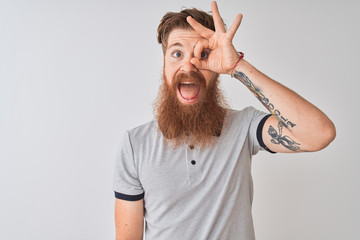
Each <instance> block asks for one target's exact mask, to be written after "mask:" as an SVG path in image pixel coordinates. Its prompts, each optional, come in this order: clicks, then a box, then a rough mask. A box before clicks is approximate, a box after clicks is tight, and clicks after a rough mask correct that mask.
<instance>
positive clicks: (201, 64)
mask: <svg viewBox="0 0 360 240" xmlns="http://www.w3.org/2000/svg"><path fill="white" fill-rule="evenodd" d="M190 62H191V64H193V65H194V66H195V67H196V68H197V69H205V70H209V66H208V62H207V61H205V60H199V59H197V58H192V59H191V60H190Z"/></svg>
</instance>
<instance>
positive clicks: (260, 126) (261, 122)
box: [256, 114, 276, 153]
mask: <svg viewBox="0 0 360 240" xmlns="http://www.w3.org/2000/svg"><path fill="white" fill-rule="evenodd" d="M271 116H272V114H268V115H266V116H265V117H264V118H263V119H261V121H260V123H259V126H258V128H257V130H256V137H257V140H258V142H259V144H260V146H261V147H262V148H263V149H265V150H266V151H268V152H270V153H276V152H273V151H271V150H270V149H269V148H268V147H267V146H266V145H265V143H264V141H263V138H262V131H263V128H264V124H265V122H266V120H267V119H268V118H269V117H271Z"/></svg>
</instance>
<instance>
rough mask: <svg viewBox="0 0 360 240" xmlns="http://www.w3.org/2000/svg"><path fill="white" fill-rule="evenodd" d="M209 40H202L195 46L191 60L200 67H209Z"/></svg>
mask: <svg viewBox="0 0 360 240" xmlns="http://www.w3.org/2000/svg"><path fill="white" fill-rule="evenodd" d="M208 48H209V41H208V40H206V39H203V40H200V41H198V42H197V44H196V45H195V47H194V57H193V58H192V59H191V60H190V62H191V63H192V64H194V65H195V67H196V68H198V69H208V61H207V59H208V56H209V54H210V50H209V49H208Z"/></svg>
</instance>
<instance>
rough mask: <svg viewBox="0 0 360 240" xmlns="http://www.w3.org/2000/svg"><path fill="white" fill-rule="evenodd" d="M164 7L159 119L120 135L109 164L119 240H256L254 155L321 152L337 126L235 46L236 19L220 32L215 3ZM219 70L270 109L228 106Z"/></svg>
mask: <svg viewBox="0 0 360 240" xmlns="http://www.w3.org/2000/svg"><path fill="white" fill-rule="evenodd" d="M211 9H212V16H211V15H208V14H207V13H205V12H202V11H199V10H197V9H185V10H183V11H181V12H180V13H167V14H166V15H165V16H164V17H163V19H162V20H161V23H160V25H159V27H158V41H159V43H161V44H162V49H163V53H164V57H163V61H164V68H163V84H162V86H161V88H160V92H159V95H158V98H157V100H156V103H155V115H156V120H154V121H151V122H149V123H147V124H144V125H142V126H139V127H137V128H134V129H132V130H130V131H128V132H127V133H126V134H125V137H124V140H123V144H122V146H121V149H120V151H119V155H118V158H117V160H116V165H115V175H114V191H115V197H116V200H115V201H116V202H115V224H116V236H117V239H142V238H143V228H144V218H145V237H146V238H147V239H157V240H159V239H165V240H169V239H171V240H173V239H174V240H176V239H186V240H187V239H204V240H205V239H207V240H209V239H242V240H250V239H255V234H254V228H253V222H252V216H251V204H252V193H253V190H252V179H251V171H250V165H251V157H252V155H254V154H256V153H257V152H258V151H259V150H260V149H266V150H267V151H269V152H305V151H318V150H320V149H322V148H324V147H326V146H327V145H328V144H329V143H330V142H331V141H332V140H333V139H334V138H335V127H334V125H333V123H332V122H331V120H330V119H329V118H328V117H327V116H326V115H325V114H324V113H323V112H321V111H320V110H319V109H318V108H316V107H315V106H313V105H312V104H311V103H309V102H308V101H306V100H305V99H303V98H302V97H300V96H299V95H298V94H296V93H295V92H293V91H291V90H289V89H288V88H286V87H284V86H283V85H281V84H280V83H278V82H276V81H274V80H272V79H270V78H269V77H267V76H265V75H264V74H262V73H261V72H259V71H258V70H257V69H255V68H254V67H253V66H252V65H250V64H249V63H248V62H247V61H246V60H245V59H244V58H243V57H244V54H243V53H239V52H237V51H236V49H235V47H234V46H233V45H232V39H233V37H234V35H235V32H236V31H237V29H238V27H239V25H240V22H241V19H242V15H241V14H239V15H237V16H236V19H235V21H234V22H233V24H232V25H231V26H230V28H229V29H228V30H227V31H226V30H225V26H224V24H223V22H222V20H221V17H220V14H219V11H218V9H217V5H216V2H212V4H211ZM219 74H229V75H231V76H233V77H234V78H236V79H237V80H238V81H240V82H241V83H243V84H244V85H245V86H246V87H247V88H249V90H250V91H251V92H252V93H253V94H254V95H255V97H257V98H258V99H259V101H261V103H263V105H264V106H265V107H266V109H267V110H268V111H269V112H270V113H264V112H260V111H258V110H255V109H254V108H252V107H248V108H245V109H243V110H241V111H235V110H230V109H228V108H227V105H226V103H225V102H224V100H223V97H222V93H221V92H220V91H219V90H218V81H219V80H218V77H219Z"/></svg>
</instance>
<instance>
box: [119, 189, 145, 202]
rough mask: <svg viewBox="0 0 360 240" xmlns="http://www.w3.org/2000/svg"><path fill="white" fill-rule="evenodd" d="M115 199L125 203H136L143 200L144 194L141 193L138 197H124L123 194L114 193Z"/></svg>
mask: <svg viewBox="0 0 360 240" xmlns="http://www.w3.org/2000/svg"><path fill="white" fill-rule="evenodd" d="M114 193H115V197H116V198H118V199H122V200H126V201H138V200H141V199H143V198H144V193H141V194H139V195H126V194H123V193H119V192H115V191H114Z"/></svg>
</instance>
